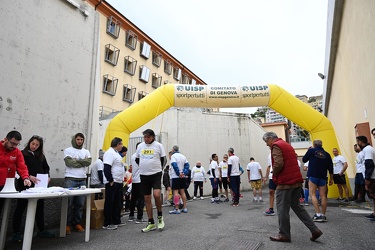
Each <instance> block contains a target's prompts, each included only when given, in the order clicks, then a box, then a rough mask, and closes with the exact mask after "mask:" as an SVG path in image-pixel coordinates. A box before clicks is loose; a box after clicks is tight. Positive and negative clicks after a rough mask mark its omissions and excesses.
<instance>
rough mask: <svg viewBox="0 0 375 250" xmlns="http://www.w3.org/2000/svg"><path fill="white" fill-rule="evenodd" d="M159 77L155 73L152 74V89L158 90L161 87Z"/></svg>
mask: <svg viewBox="0 0 375 250" xmlns="http://www.w3.org/2000/svg"><path fill="white" fill-rule="evenodd" d="M161 78H162V77H161V75H158V74H156V73H154V74H152V87H154V88H155V89H157V88H159V87H160V85H161Z"/></svg>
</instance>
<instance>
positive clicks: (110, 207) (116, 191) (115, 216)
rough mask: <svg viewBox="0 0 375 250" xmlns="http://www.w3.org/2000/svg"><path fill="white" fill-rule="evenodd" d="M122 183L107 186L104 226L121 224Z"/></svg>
mask: <svg viewBox="0 0 375 250" xmlns="http://www.w3.org/2000/svg"><path fill="white" fill-rule="evenodd" d="M121 207H122V183H116V182H114V183H113V185H112V186H111V185H110V184H109V183H107V184H105V201H104V226H108V225H112V224H113V225H118V224H120V223H121Z"/></svg>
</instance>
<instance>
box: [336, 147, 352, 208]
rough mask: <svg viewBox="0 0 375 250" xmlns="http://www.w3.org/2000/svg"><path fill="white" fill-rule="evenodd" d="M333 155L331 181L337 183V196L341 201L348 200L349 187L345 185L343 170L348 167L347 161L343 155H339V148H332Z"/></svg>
mask: <svg viewBox="0 0 375 250" xmlns="http://www.w3.org/2000/svg"><path fill="white" fill-rule="evenodd" d="M332 153H333V155H334V157H333V159H332V161H333V182H334V183H335V184H336V185H337V188H338V189H339V196H340V197H339V198H338V200H339V201H341V202H349V189H348V187H347V186H346V179H345V174H344V173H345V171H346V169H347V168H348V163H347V162H346V160H345V158H344V156H342V155H339V150H338V149H337V148H334V149H333V150H332ZM343 190H344V192H345V199H344V198H343Z"/></svg>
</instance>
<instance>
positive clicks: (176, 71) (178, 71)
mask: <svg viewBox="0 0 375 250" xmlns="http://www.w3.org/2000/svg"><path fill="white" fill-rule="evenodd" d="M173 78H174V79H175V80H177V81H179V80H180V78H181V69H179V68H177V67H173Z"/></svg>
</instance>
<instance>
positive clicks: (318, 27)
mask: <svg viewBox="0 0 375 250" xmlns="http://www.w3.org/2000/svg"><path fill="white" fill-rule="evenodd" d="M107 2H109V3H110V4H111V5H112V6H113V7H114V8H116V9H117V10H118V11H120V12H121V13H122V14H123V15H124V16H125V17H126V18H128V19H129V20H130V21H131V22H133V23H134V24H135V25H136V26H138V28H140V29H141V30H142V31H143V32H145V33H146V34H147V35H148V36H149V37H151V38H152V39H153V40H154V41H156V42H157V43H158V44H159V45H161V46H162V47H163V48H164V49H165V50H166V51H168V52H169V53H170V54H171V55H173V56H174V57H175V58H176V59H177V60H179V61H180V62H181V63H182V64H184V65H185V66H186V67H187V68H189V69H190V70H191V71H192V72H194V73H195V74H196V75H197V76H198V77H200V78H201V79H202V80H203V81H205V82H206V83H207V84H209V85H224V86H232V85H236V86H238V85H240V86H241V85H259V84H269V83H272V84H276V85H279V86H280V87H282V88H284V89H285V90H287V91H288V92H290V93H291V94H293V95H307V96H313V95H320V94H322V93H323V80H322V79H320V78H319V77H318V73H319V72H321V73H323V71H324V54H325V44H326V27H327V5H328V3H327V1H325V0H282V1H281V0H232V1H224V0H215V1H213V0H204V1H202V0H200V1H198V0H189V1H176V0H135V1H124V0H107ZM241 110H243V112H248V111H250V112H251V111H253V110H254V109H241Z"/></svg>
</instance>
